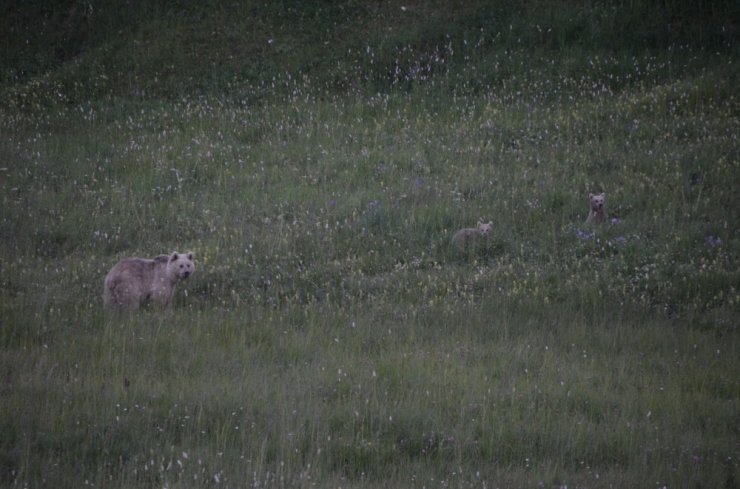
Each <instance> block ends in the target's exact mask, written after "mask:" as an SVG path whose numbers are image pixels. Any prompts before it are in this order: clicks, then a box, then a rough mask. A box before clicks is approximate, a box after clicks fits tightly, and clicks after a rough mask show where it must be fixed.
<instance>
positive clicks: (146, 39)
mask: <svg viewBox="0 0 740 489" xmlns="http://www.w3.org/2000/svg"><path fill="white" fill-rule="evenodd" d="M661 4H662V5H661ZM739 10H740V8H739V7H738V4H737V2H734V1H732V0H723V1H717V2H691V1H678V2H647V1H645V2H619V3H617V2H606V3H603V2H590V1H579V2H568V3H567V4H566V5H564V4H561V3H558V2H555V3H553V2H548V1H544V0H542V1H532V2H518V1H510V0H499V1H493V2H491V1H482V0H472V1H467V2H457V1H450V0H440V1H435V2H411V3H409V2H395V1H391V2H365V1H359V0H345V1H339V2H334V1H311V2H305V1H298V0H293V1H282V2H257V1H249V2H238V1H233V0H211V1H205V2H189V1H184V0H183V1H175V2H168V1H152V2H132V1H112V0H104V1H89V2H77V1H69V0H67V1H57V2H45V1H31V2H27V1H15V2H6V3H5V7H4V8H3V9H2V12H0V14H2V15H0V19H2V20H0V32H2V34H0V36H2V38H0V42H2V44H3V46H5V49H4V53H3V56H2V61H1V64H0V67H1V71H0V85H1V86H2V89H3V91H4V92H6V93H7V94H6V96H5V97H4V98H5V99H6V102H9V103H11V104H13V103H20V104H28V103H29V101H31V100H33V101H35V102H39V101H40V100H41V101H48V100H55V101H59V100H62V101H63V102H77V101H80V100H89V99H96V98H100V97H107V96H116V97H120V96H123V97H128V96H135V97H142V96H143V97H179V96H182V95H193V94H196V95H197V94H203V93H207V92H219V93H223V92H234V91H242V90H244V89H245V88H248V89H249V91H250V92H251V93H256V94H259V90H258V88H259V87H260V86H263V87H264V86H268V85H270V84H272V83H273V82H274V80H275V79H276V77H277V78H280V79H282V78H283V77H286V78H291V77H292V78H296V77H311V78H312V79H314V80H316V81H317V82H318V83H320V84H321V85H323V86H324V87H326V88H329V89H331V90H343V89H346V88H347V87H349V86H353V87H356V86H358V85H362V86H366V87H368V86H369V87H370V88H372V89H373V90H383V89H385V88H387V87H389V86H392V85H393V83H394V73H397V72H398V71H399V70H406V71H408V70H414V69H417V70H419V69H421V70H422V71H423V70H426V75H430V76H431V75H433V74H434V72H435V71H439V70H440V69H441V67H442V66H443V65H444V71H448V70H455V69H456V68H457V67H459V66H461V65H464V64H466V63H468V62H469V59H470V56H476V58H477V59H479V60H480V59H481V58H485V57H486V56H487V55H490V54H491V53H495V52H502V51H506V50H522V49H524V50H531V51H532V52H535V53H545V54H546V53H562V52H563V51H564V50H566V51H568V50H571V51H581V50H593V51H595V52H611V53H622V54H624V55H634V54H637V53H644V52H645V51H658V50H660V51H665V50H671V49H673V50H691V51H694V52H695V51H700V52H713V53H716V52H722V51H731V50H733V49H735V50H736V49H737V48H736V42H735V40H736V38H737V19H738V18H740V16H739V15H738V11H739ZM553 57H554V56H553ZM480 64H481V69H482V71H480V70H479V72H478V73H479V74H478V76H480V77H481V79H483V78H485V77H486V76H489V75H490V73H487V72H486V69H485V68H486V67H485V63H480ZM415 67H416V68H415ZM271 88H272V89H271V90H270V92H274V87H271ZM29 94H32V96H30V95H29ZM47 99H48V100H47Z"/></svg>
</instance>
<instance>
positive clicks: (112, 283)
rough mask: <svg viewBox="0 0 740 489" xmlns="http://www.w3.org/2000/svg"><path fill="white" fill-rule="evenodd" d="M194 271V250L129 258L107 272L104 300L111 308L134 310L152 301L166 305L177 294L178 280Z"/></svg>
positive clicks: (159, 304)
mask: <svg viewBox="0 0 740 489" xmlns="http://www.w3.org/2000/svg"><path fill="white" fill-rule="evenodd" d="M194 271H195V263H194V262H193V253H192V252H188V253H178V252H176V251H175V252H173V253H172V254H171V255H169V256H168V255H159V256H157V257H155V258H154V259H152V260H147V259H145V258H126V259H124V260H121V261H119V262H118V263H117V264H116V265H115V266H114V267H113V268H111V270H110V272H108V275H106V276H105V286H104V289H103V303H104V304H105V306H106V307H108V308H110V309H119V310H121V309H126V310H131V311H133V310H136V309H138V308H139V307H141V306H142V305H144V304H146V303H148V302H151V303H153V304H155V305H157V306H159V307H166V306H168V305H169V304H170V302H171V301H172V297H173V295H174V294H175V284H177V282H178V281H180V280H184V279H186V278H188V277H189V276H190V275H192V273H193V272H194Z"/></svg>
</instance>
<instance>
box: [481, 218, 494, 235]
mask: <svg viewBox="0 0 740 489" xmlns="http://www.w3.org/2000/svg"><path fill="white" fill-rule="evenodd" d="M492 229H493V221H488V222H487V223H482V222H480V221H478V234H480V235H481V236H488V235H489V234H491V230H492Z"/></svg>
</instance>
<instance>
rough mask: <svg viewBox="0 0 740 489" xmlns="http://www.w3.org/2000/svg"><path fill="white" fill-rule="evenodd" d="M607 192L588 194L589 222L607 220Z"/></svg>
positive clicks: (598, 222)
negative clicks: (605, 207)
mask: <svg viewBox="0 0 740 489" xmlns="http://www.w3.org/2000/svg"><path fill="white" fill-rule="evenodd" d="M605 198H606V194H604V193H603V192H602V193H600V194H596V195H594V194H588V200H589V204H590V208H589V212H588V217H587V218H586V222H587V223H593V224H601V223H602V222H605V221H606V211H605V210H604V199H605Z"/></svg>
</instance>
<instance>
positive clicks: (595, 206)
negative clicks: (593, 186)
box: [588, 192, 606, 212]
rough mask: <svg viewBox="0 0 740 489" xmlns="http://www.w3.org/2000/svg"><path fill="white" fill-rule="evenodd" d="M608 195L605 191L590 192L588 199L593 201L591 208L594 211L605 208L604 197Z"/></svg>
mask: <svg viewBox="0 0 740 489" xmlns="http://www.w3.org/2000/svg"><path fill="white" fill-rule="evenodd" d="M605 197H606V194H604V193H603V192H602V193H600V194H596V195H594V194H588V199H589V201H590V202H591V210H592V211H594V212H599V211H601V210H602V209H603V208H604V198H605Z"/></svg>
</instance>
